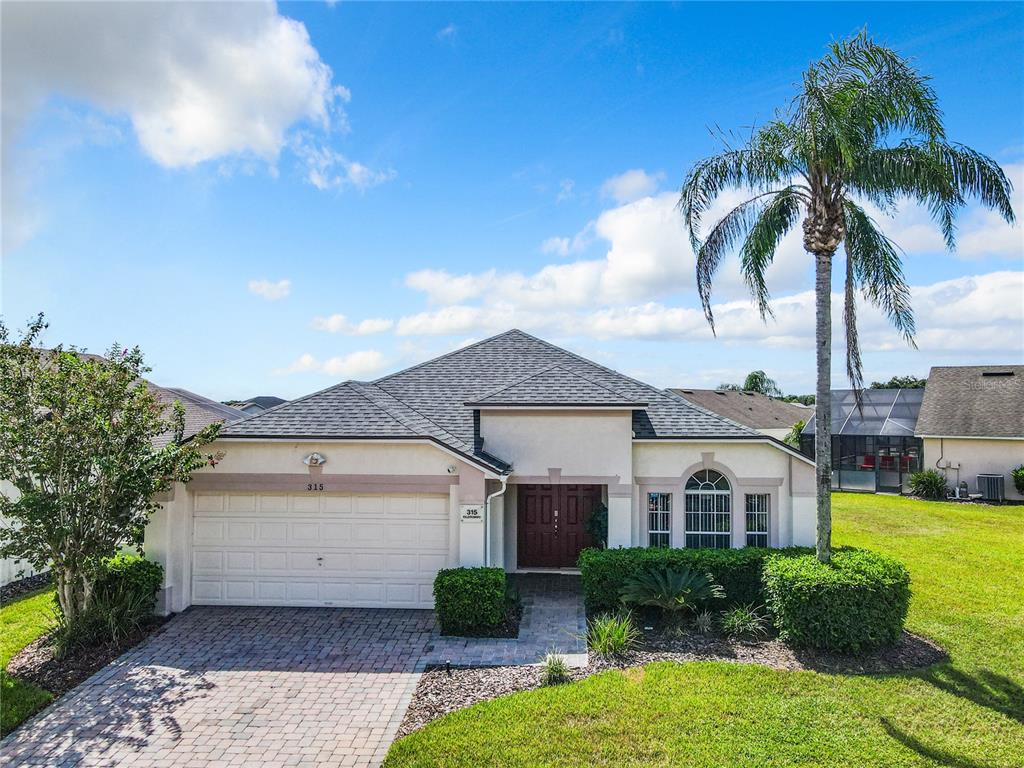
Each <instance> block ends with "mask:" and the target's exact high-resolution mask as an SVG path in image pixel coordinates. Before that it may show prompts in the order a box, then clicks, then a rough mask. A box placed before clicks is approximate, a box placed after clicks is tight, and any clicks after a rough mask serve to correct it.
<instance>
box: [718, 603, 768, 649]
mask: <svg viewBox="0 0 1024 768" xmlns="http://www.w3.org/2000/svg"><path fill="white" fill-rule="evenodd" d="M761 611H762V609H761V607H760V606H755V605H753V604H751V605H737V606H735V607H734V608H729V609H728V610H726V611H723V613H722V618H721V620H720V622H721V625H722V631H723V632H724V633H725V634H726V635H727V636H729V637H732V638H734V639H739V640H763V639H764V638H766V637H767V636H768V618H767V617H766V616H765V615H764V614H763V613H762V612H761Z"/></svg>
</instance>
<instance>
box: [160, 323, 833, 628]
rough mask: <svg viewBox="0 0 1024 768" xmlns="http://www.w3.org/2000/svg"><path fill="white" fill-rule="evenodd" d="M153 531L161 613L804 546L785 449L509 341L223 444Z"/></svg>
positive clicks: (373, 385) (379, 600) (365, 595)
mask: <svg viewBox="0 0 1024 768" xmlns="http://www.w3.org/2000/svg"><path fill="white" fill-rule="evenodd" d="M211 450H212V451H214V452H217V453H218V454H219V453H220V452H223V458H222V460H221V461H220V462H219V464H218V465H217V466H215V467H206V468H203V469H201V470H199V471H198V472H197V473H196V474H195V475H194V477H193V479H192V481H191V482H190V483H189V484H188V485H187V486H185V485H178V486H176V487H175V489H174V493H173V495H172V497H171V498H169V499H168V500H167V502H166V503H165V504H164V506H163V509H161V510H160V511H159V512H157V513H156V515H155V516H154V517H153V519H152V520H151V522H150V524H149V527H148V528H147V531H146V552H147V554H148V555H149V556H150V557H153V558H155V559H157V560H159V561H160V562H161V563H162V564H163V565H164V566H165V574H166V582H165V589H164V593H163V598H164V601H163V605H164V606H165V609H166V610H171V611H180V610H182V609H184V608H186V607H188V606H189V605H191V604H204V605H209V604H223V605H299V606H303V605H308V606H367V607H379V606H388V607H396V608H398V607H401V608H427V607H431V606H432V605H433V596H432V585H433V580H434V576H435V575H436V573H437V571H438V570H439V569H441V568H445V567H451V566H458V565H463V566H477V565H483V564H489V565H493V566H497V567H501V568H504V569H506V570H508V571H516V570H529V569H537V568H540V569H562V568H573V567H574V566H575V564H576V558H577V556H578V554H579V552H580V550H581V549H582V548H583V547H585V546H588V545H591V544H593V543H594V542H593V540H592V539H591V536H590V534H589V533H588V529H587V525H586V524H587V521H588V518H589V516H590V515H591V514H592V513H593V511H594V510H595V509H597V508H598V507H599V506H600V505H604V506H605V507H606V508H607V512H608V545H609V546H611V547H628V546H676V547H684V546H687V547H742V546H746V545H747V544H757V545H769V546H788V545H791V544H807V545H810V544H813V542H814V531H815V503H814V468H813V464H812V462H810V461H809V460H808V459H807V458H806V457H805V456H803V455H802V454H800V453H799V451H796V450H794V449H792V448H790V447H789V446H786V445H784V444H782V443H781V442H779V441H777V440H775V439H773V438H770V437H768V436H766V435H763V434H760V433H758V432H756V431H754V430H752V429H750V428H748V427H745V426H742V425H740V424H738V423H736V422H734V421H731V420H729V419H726V418H723V417H721V416H718V415H716V414H715V413H712V412H711V411H709V410H707V409H705V408H701V407H699V406H696V405H693V404H691V403H689V402H687V401H686V400H684V399H683V398H682V397H679V396H678V395H676V394H674V393H672V392H666V391H663V390H660V389H658V388H656V387H653V386H649V385H647V384H644V383H642V382H639V381H636V380H634V379H631V378H628V377H626V376H623V375H621V374H619V373H616V372H615V371H612V370H609V369H607V368H604V367H602V366H600V365H598V364H597V363H594V362H591V361H590V360H586V359H584V358H582V357H579V356H578V355H575V354H572V353H570V352H567V351H565V350H563V349H560V348H558V347H556V346H553V345H552V344H549V343H547V342H545V341H542V340H540V339H537V338H535V337H533V336H530V335H528V334H525V333H523V332H521V331H518V330H512V331H509V332H507V333H503V334H501V335H498V336H495V337H493V338H490V339H487V340H485V341H481V342H479V343H476V344H473V345H470V346H467V347H464V348H462V349H459V350H457V351H455V352H451V353H449V354H447V355H443V356H442V357H439V358H436V359H434V360H430V361H428V362H425V363H422V364H420V365H416V366H413V367H411V368H408V369H406V370H403V371H399V372H398V373H394V374H391V375H389V376H385V377H383V378H381V379H377V380H376V381H374V382H356V381H347V382H343V383H341V384H338V385H336V386H333V387H330V388H328V389H325V390H323V391H321V392H317V393H314V394H312V395H308V396H306V397H301V398H299V399H297V400H293V401H291V402H289V403H287V404H285V405H282V406H279V407H278V408H275V409H273V410H271V411H267V412H265V413H263V414H259V415H256V416H253V417H250V418H247V419H244V420H242V421H239V422H236V423H234V424H230V425H228V426H227V427H225V429H224V431H223V432H222V434H221V437H220V438H219V439H218V440H217V441H216V442H215V443H214V445H213V446H211Z"/></svg>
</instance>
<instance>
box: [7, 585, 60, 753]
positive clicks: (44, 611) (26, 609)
mask: <svg viewBox="0 0 1024 768" xmlns="http://www.w3.org/2000/svg"><path fill="white" fill-rule="evenodd" d="M53 621H54V616H53V590H52V589H47V590H43V591H41V592H35V593H33V594H30V595H25V596H24V597H21V598H19V599H17V600H14V601H13V602H11V603H9V604H7V605H4V606H3V607H2V608H0V733H8V732H9V731H10V730H11V729H13V728H14V726H16V725H17V724H18V723H20V722H21V721H22V720H24V719H25V718H26V717H28V716H29V715H31V714H32V713H33V712H37V711H38V710H39V709H40V708H41V707H43V706H44V705H45V704H46V703H47V702H48V701H50V699H52V698H53V697H52V696H51V695H50V694H49V693H48V692H47V691H44V690H43V689H42V688H37V687H36V686H34V685H31V684H29V683H23V682H21V681H20V680H17V679H15V678H13V677H11V676H9V675H8V674H7V672H5V671H3V670H5V669H6V668H7V662H8V661H10V660H11V657H12V656H14V654H16V653H17V652H18V651H20V650H21V649H22V648H24V647H25V646H26V645H28V644H29V643H31V642H32V641H33V640H35V639H36V638H37V637H39V636H40V635H42V634H43V633H44V632H46V631H47V630H48V629H50V627H52V626H53Z"/></svg>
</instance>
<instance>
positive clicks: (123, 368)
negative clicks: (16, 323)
mask: <svg viewBox="0 0 1024 768" xmlns="http://www.w3.org/2000/svg"><path fill="white" fill-rule="evenodd" d="M45 327H46V325H45V322H44V320H43V317H42V315H40V316H39V317H38V318H36V320H34V321H33V322H31V323H30V324H29V326H28V329H27V331H26V332H25V334H24V335H23V336H22V337H21V339H20V340H18V341H14V340H12V339H11V338H10V334H9V331H8V329H7V327H6V326H5V325H4V324H3V323H0V478H2V479H3V480H5V481H6V483H5V484H3V486H2V488H0V516H2V521H3V522H2V523H0V556H3V557H13V558H18V559H21V560H26V561H28V562H29V563H31V564H32V566H33V567H35V568H39V569H42V568H45V567H50V568H51V569H52V572H53V578H54V581H55V584H56V588H57V600H58V603H59V605H60V609H61V611H62V612H63V614H64V616H65V618H66V620H67V621H68V622H69V623H73V622H74V621H75V620H76V619H77V618H79V617H80V616H82V614H83V613H85V612H87V611H88V610H89V608H90V606H91V603H92V598H93V586H94V584H95V581H96V576H97V573H98V569H99V566H100V562H101V560H102V559H103V558H105V557H108V556H111V555H114V554H115V553H116V552H117V551H118V549H119V548H120V547H122V546H137V547H141V545H142V537H143V530H144V528H145V526H146V522H147V520H148V519H149V517H150V515H151V514H152V513H153V511H154V510H155V509H156V508H157V507H158V504H157V502H156V501H155V500H154V496H155V495H156V494H159V493H161V492H162V491H166V490H168V489H170V488H171V487H172V485H173V484H174V483H175V482H187V481H188V479H189V477H190V476H191V474H192V472H193V471H194V470H196V469H197V468H198V467H200V466H202V465H203V464H204V463H205V461H207V460H208V457H205V456H204V455H203V453H202V447H203V446H204V445H205V444H206V443H209V442H210V441H211V440H213V439H214V437H216V435H217V431H218V430H219V428H220V425H219V424H215V425H212V426H210V427H207V428H206V429H203V430H202V431H200V432H199V433H198V434H197V435H195V436H194V437H192V438H191V439H189V440H185V439H184V429H185V419H184V409H183V408H182V406H181V403H180V402H175V403H174V405H173V407H172V408H171V409H170V414H169V415H168V414H167V413H166V411H167V410H168V409H167V406H166V405H165V404H163V403H161V402H160V401H159V400H158V399H157V397H156V396H155V395H154V393H153V392H152V391H151V390H150V388H149V387H148V386H147V385H146V383H145V382H144V381H143V379H142V375H143V374H144V373H146V372H147V371H148V370H149V369H148V368H146V367H145V366H144V365H143V360H142V353H141V352H140V351H139V349H138V348H137V347H136V348H134V349H123V348H121V347H119V346H117V345H114V346H113V347H111V349H110V351H109V352H108V354H107V356H106V357H105V358H101V357H95V356H92V355H84V354H81V353H80V352H78V351H77V350H75V349H63V348H62V347H56V348H54V349H51V350H41V349H39V348H37V346H36V342H37V341H38V338H39V335H40V333H41V332H42V331H43V329H44V328H45ZM168 434H169V435H170V440H169V441H168V442H167V443H166V445H163V447H154V439H155V438H156V437H157V436H161V435H168ZM8 484H9V485H8ZM11 486H13V492H12V491H11Z"/></svg>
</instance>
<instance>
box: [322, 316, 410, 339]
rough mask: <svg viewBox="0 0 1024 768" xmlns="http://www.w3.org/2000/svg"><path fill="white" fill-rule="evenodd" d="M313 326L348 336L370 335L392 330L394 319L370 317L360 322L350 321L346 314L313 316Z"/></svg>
mask: <svg viewBox="0 0 1024 768" xmlns="http://www.w3.org/2000/svg"><path fill="white" fill-rule="evenodd" d="M312 325H313V328H314V329H316V330H318V331H327V332H328V333H343V334H345V335H346V336H369V335H370V334H374V333H384V332H385V331H389V330H391V327H392V326H393V325H394V321H392V320H386V319H384V318H368V319H366V320H361V321H360V322H358V323H351V322H349V320H348V318H347V317H345V315H330V316H329V317H315V318H313V323H312Z"/></svg>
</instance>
